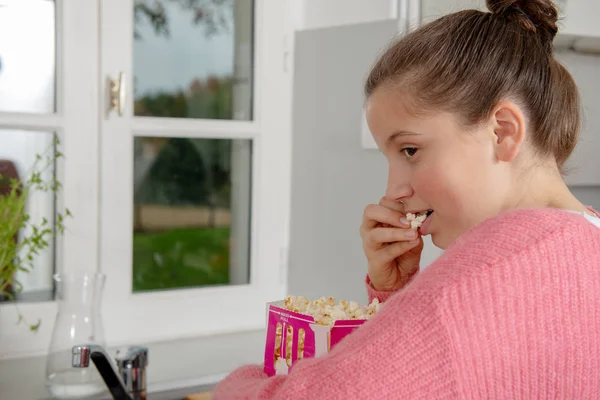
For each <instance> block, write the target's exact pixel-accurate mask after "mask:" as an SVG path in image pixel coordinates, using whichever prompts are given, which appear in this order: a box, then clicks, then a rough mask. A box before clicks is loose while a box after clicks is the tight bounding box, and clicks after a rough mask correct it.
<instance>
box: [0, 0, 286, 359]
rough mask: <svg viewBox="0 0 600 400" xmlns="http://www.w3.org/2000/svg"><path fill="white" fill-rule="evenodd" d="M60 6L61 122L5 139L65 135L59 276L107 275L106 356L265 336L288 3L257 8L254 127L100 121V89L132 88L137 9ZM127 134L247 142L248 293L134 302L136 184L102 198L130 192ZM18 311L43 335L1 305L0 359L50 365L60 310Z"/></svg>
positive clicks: (274, 283) (278, 243)
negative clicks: (216, 337) (178, 342)
mask: <svg viewBox="0 0 600 400" xmlns="http://www.w3.org/2000/svg"><path fill="white" fill-rule="evenodd" d="M19 1H26V0H19ZM55 1H56V14H57V25H56V27H57V32H56V35H57V60H56V71H57V77H56V79H57V89H56V91H57V93H56V94H57V112H56V113H55V114H48V115H41V114H40V115H37V114H22V113H1V112H0V129H2V128H18V129H32V130H44V131H55V132H57V133H58V134H59V135H60V138H61V151H62V152H63V153H64V154H65V159H64V161H63V162H62V164H61V165H60V166H59V179H60V180H61V182H62V183H63V186H64V187H63V191H62V193H61V195H60V197H59V199H58V202H57V203H58V204H57V206H58V207H59V209H62V208H64V207H68V208H69V209H70V210H71V211H72V213H73V215H74V218H72V219H69V221H68V226H67V232H66V233H65V235H64V236H62V237H59V238H58V243H57V250H58V252H57V253H58V255H59V259H58V260H57V270H59V271H65V272H69V271H77V270H86V271H90V270H100V271H102V272H104V273H106V274H107V281H106V287H105V290H104V293H103V295H104V301H103V308H102V315H103V322H104V328H105V329H104V330H105V334H106V339H107V344H108V345H109V346H111V347H112V346H118V345H122V344H132V343H152V342H156V341H163V340H170V339H178V338H182V337H193V336H202V335H210V334H218V333H221V332H232V331H245V330H251V329H261V328H264V323H265V303H266V302H267V301H272V300H275V299H279V298H282V297H283V296H284V295H285V294H286V292H287V268H288V265H287V261H288V255H287V252H288V243H289V217H290V192H291V182H290V180H291V144H292V143H291V129H292V118H291V111H292V110H291V103H292V101H291V95H292V93H291V90H292V73H293V68H292V65H291V64H292V61H291V60H292V53H293V51H292V49H293V24H291V23H290V22H291V20H292V16H291V15H290V9H291V8H290V0H256V13H255V21H254V30H255V33H254V37H255V42H254V54H255V55H254V60H255V61H254V62H255V63H254V82H253V91H254V96H253V102H254V103H253V110H254V120H253V121H251V122H242V121H213V120H196V121H187V120H176V119H173V120H172V119H162V118H147V119H139V120H133V119H132V115H131V112H132V110H131V108H132V107H131V105H132V104H131V103H132V102H131V99H129V102H128V104H127V107H126V110H125V115H124V117H122V118H118V117H115V116H114V115H110V116H109V117H108V118H106V114H105V107H104V105H105V104H106V103H107V98H106V94H107V89H106V79H107V78H108V77H114V76H115V74H118V73H119V72H120V71H125V72H126V76H127V78H128V79H129V82H128V87H130V88H131V87H132V82H131V76H132V73H131V72H132V68H131V67H132V65H131V64H132V63H131V60H132V51H131V50H132V30H131V29H132V24H131V23H125V24H123V23H121V22H122V21H127V20H128V18H129V21H132V14H131V13H132V12H133V11H132V10H133V7H132V6H131V4H132V0H95V1H81V0H55ZM291 1H296V0H291ZM108 16H110V20H109V19H107V17H108ZM109 54H110V56H108V55H109ZM101 55H103V57H101ZM131 130H133V131H135V132H143V135H145V136H151V135H156V136H165V135H167V134H169V133H171V134H173V135H174V136H177V137H186V136H187V137H196V136H197V135H195V134H196V132H198V131H202V132H205V133H206V134H205V135H204V136H203V137H211V138H242V139H250V138H251V139H253V165H252V167H253V171H252V203H253V209H252V210H251V213H252V215H251V218H252V230H251V239H250V240H251V245H252V251H251V283H250V284H248V285H239V286H229V287H214V288H203V289H182V290H176V291H164V292H158V293H141V294H133V293H132V291H131V287H132V285H131V283H132V276H131V271H132V265H131V259H132V254H131V253H132V247H131V240H132V239H131V236H132V226H131V225H130V224H128V223H125V224H124V223H123V220H125V221H130V220H131V219H132V214H131V212H132V206H133V204H132V185H131V184H128V185H127V186H123V187H124V188H125V189H126V192H125V193H124V194H123V195H122V196H121V197H118V198H117V197H114V196H113V195H111V192H109V191H107V190H106V189H105V188H107V187H109V186H107V185H113V184H114V183H115V182H114V177H115V175H117V179H118V174H119V173H121V174H123V175H126V177H125V178H123V177H121V179H127V180H128V182H132V180H131V179H130V178H131V175H132V167H133V163H132V155H133V152H132V150H133V149H132V143H130V142H132V140H131V139H132V135H131V133H130V132H131ZM106 149H110V150H111V152H110V156H111V157H124V158H125V159H126V160H129V162H130V163H129V169H128V170H127V171H125V173H123V171H119V170H116V168H115V167H116V166H117V165H122V164H123V163H111V162H110V160H109V159H108V158H107V154H106V153H107V150H106ZM103 151H104V153H103ZM123 182H124V181H123V180H121V181H120V183H121V184H123ZM103 189H104V190H103ZM112 193H114V192H112ZM111 210H112V211H113V212H111ZM119 228H120V229H119ZM111 229H112V230H111ZM123 243H129V245H128V246H123V245H122V244H123ZM18 307H19V311H20V312H21V313H22V314H23V315H24V316H25V317H26V318H27V319H28V320H29V321H36V320H37V319H38V318H41V319H42V324H41V326H40V328H39V330H38V331H37V332H35V333H33V332H29V330H28V329H27V327H26V326H25V325H24V324H19V325H16V321H17V316H18V313H17V310H16V308H15V305H14V304H11V303H6V304H0V360H4V359H11V358H18V357H24V356H34V355H44V354H47V351H48V346H49V343H50V337H51V334H52V330H53V327H54V319H55V316H56V312H57V302H56V301H47V302H38V303H21V304H19V305H18Z"/></svg>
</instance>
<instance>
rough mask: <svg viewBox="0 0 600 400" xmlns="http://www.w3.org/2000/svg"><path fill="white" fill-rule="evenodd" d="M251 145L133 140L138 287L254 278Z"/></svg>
mask: <svg viewBox="0 0 600 400" xmlns="http://www.w3.org/2000/svg"><path fill="white" fill-rule="evenodd" d="M251 148H252V142H251V140H231V139H189V138H156V137H136V138H135V139H134V216H133V219H134V221H133V226H134V233H133V291H134V292H137V291H146V290H164V289H175V288H185V287H199V286H210V285H229V284H232V285H237V284H246V283H248V282H249V279H248V278H249V271H250V269H249V268H250V267H249V248H250V239H249V229H250V179H251V172H250V171H251V159H252V154H251Z"/></svg>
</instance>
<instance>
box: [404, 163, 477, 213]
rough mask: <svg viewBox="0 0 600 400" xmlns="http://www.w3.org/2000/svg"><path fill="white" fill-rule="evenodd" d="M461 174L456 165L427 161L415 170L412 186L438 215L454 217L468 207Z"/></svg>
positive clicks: (467, 197)
mask: <svg viewBox="0 0 600 400" xmlns="http://www.w3.org/2000/svg"><path fill="white" fill-rule="evenodd" d="M462 175H463V173H462V172H461V171H459V170H457V168H456V166H454V167H452V166H450V165H449V164H447V163H445V162H438V163H428V164H427V165H426V166H424V167H423V168H420V169H418V170H417V171H415V174H414V179H413V188H414V190H415V192H416V194H417V196H418V197H419V198H420V199H421V200H423V201H424V202H425V203H427V205H428V206H430V207H431V208H432V209H434V210H435V211H436V213H438V215H439V216H440V217H443V218H444V219H447V218H448V217H450V218H456V217H458V216H460V215H462V214H463V213H464V210H466V209H467V208H468V207H469V206H468V199H469V196H468V193H467V192H466V191H465V185H464V183H463V182H462V180H463V179H462ZM467 179H468V178H467ZM467 187H468V185H467Z"/></svg>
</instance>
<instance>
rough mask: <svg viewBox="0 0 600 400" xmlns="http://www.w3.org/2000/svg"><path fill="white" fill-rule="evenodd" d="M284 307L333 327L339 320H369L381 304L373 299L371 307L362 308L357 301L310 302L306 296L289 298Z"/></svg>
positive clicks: (318, 300) (322, 298) (330, 300)
mask: <svg viewBox="0 0 600 400" xmlns="http://www.w3.org/2000/svg"><path fill="white" fill-rule="evenodd" d="M283 307H284V308H285V309H286V310H288V311H294V312H297V313H301V314H306V315H310V316H311V317H313V318H314V319H315V322H316V323H317V324H319V325H333V324H334V323H335V321H338V320H356V319H369V318H371V317H372V316H373V315H375V313H377V311H379V308H380V307H381V304H380V303H379V300H377V299H373V301H372V302H371V304H369V305H366V306H360V305H359V304H358V303H357V302H355V301H350V302H347V301H346V300H340V302H339V303H337V304H336V302H335V299H334V298H333V297H321V298H319V299H317V300H313V301H308V299H307V298H306V297H304V296H298V297H295V296H288V297H286V298H285V300H284V301H283Z"/></svg>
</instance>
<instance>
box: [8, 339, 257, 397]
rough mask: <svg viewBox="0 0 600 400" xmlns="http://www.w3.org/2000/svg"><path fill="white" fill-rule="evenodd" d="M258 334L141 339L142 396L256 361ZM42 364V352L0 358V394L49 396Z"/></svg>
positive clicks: (201, 386)
mask: <svg viewBox="0 0 600 400" xmlns="http://www.w3.org/2000/svg"><path fill="white" fill-rule="evenodd" d="M264 340H265V338H264V331H263V330H258V331H249V332H240V333H230V334H222V335H215V336H206V337H198V338H190V339H182V340H177V341H170V342H160V343H151V344H145V345H147V346H148V348H149V354H148V356H149V357H148V358H149V365H148V371H147V373H148V400H152V398H153V397H155V398H157V397H156V396H153V394H154V393H156V394H158V393H159V392H167V391H168V392H170V393H174V392H176V393H177V396H179V397H174V398H171V399H164V400H177V399H184V398H185V396H188V395H190V394H204V393H203V392H207V391H210V390H212V387H213V386H214V384H215V383H216V382H218V381H219V380H221V379H222V378H223V377H224V376H226V375H227V374H228V373H229V372H231V371H232V370H234V369H235V368H237V367H239V366H241V365H243V364H249V363H250V364H252V363H254V364H260V363H261V362H262V361H263V360H262V358H263V357H264ZM109 351H110V350H109ZM110 353H111V354H114V351H110ZM45 369H46V357H45V356H32V357H23V358H16V359H5V360H0V388H1V391H0V398H1V399H2V400H51V399H50V397H49V395H48V392H47V391H46V387H45V385H44V381H45ZM160 397H162V396H159V397H158V398H159V400H162V399H160ZM204 397H205V398H206V395H204ZM190 399H193V400H196V399H202V400H204V399H203V398H202V397H199V398H198V397H196V398H194V397H191V398H190Z"/></svg>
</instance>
